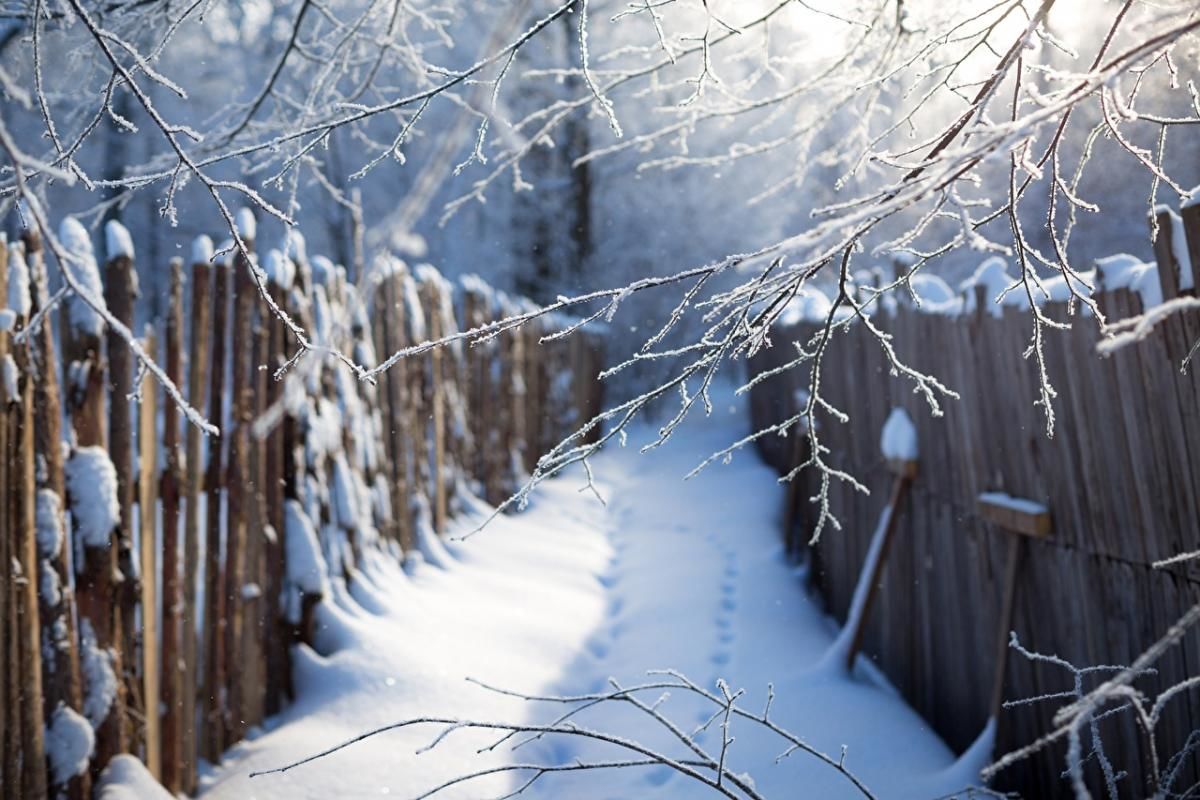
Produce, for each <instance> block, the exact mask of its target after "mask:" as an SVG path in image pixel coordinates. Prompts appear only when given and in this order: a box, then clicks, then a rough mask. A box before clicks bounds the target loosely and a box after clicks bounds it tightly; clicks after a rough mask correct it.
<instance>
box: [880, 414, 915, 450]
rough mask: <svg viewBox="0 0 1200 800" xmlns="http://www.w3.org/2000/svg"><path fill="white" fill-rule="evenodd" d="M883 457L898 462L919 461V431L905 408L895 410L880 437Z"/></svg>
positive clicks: (889, 416)
mask: <svg viewBox="0 0 1200 800" xmlns="http://www.w3.org/2000/svg"><path fill="white" fill-rule="evenodd" d="M879 449H880V450H881V451H882V452H883V457H884V458H887V459H891V460H896V461H916V460H917V429H916V427H915V426H914V425H913V422H912V418H911V417H909V416H908V412H907V411H905V410H904V409H903V408H893V409H892V413H890V414H888V418H887V421H886V422H884V423H883V432H882V434H881V435H880V437H879Z"/></svg>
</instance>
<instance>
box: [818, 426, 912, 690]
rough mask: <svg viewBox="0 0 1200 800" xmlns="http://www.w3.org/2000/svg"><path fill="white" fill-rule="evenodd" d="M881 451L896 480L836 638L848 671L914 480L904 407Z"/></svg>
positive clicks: (885, 429)
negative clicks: (841, 642) (905, 497)
mask: <svg viewBox="0 0 1200 800" xmlns="http://www.w3.org/2000/svg"><path fill="white" fill-rule="evenodd" d="M880 449H881V450H882V451H883V457H884V459H885V460H886V461H887V467H888V471H889V472H891V473H892V475H894V476H895V477H894V479H893V481H892V496H891V499H890V500H888V505H887V508H885V509H884V512H883V517H882V518H881V519H880V521H879V527H878V528H877V529H876V531H875V535H874V536H873V537H872V539H871V546H870V548H869V549H868V550H867V558H866V561H865V562H864V563H863V567H862V573H861V574H860V575H859V578H858V585H857V586H856V587H855V589H854V598H853V600H852V601H851V606H850V613H849V614H848V615H847V617H846V625H845V627H844V628H843V632H842V634H841V636H839V637H838V639H839V641H842V640H843V637H847V638H845V640H844V647H845V661H844V662H843V664H844V666H845V668H846V670H847V671H850V670H851V669H853V668H854V659H855V657H856V656H857V655H858V651H859V650H860V649H861V648H862V640H863V636H864V635H865V634H866V628H867V619H868V618H869V617H870V615H871V606H872V605H873V604H874V602H875V595H876V594H877V593H878V591H879V581H880V578H881V577H882V575H883V567H884V564H886V563H887V555H888V549H889V547H890V545H891V542H892V538H893V535H894V534H895V531H896V520H897V519H898V518H899V516H900V505H901V503H903V502H904V496H905V494H906V493H907V492H908V488H909V486H910V485H911V484H912V482H913V480H914V479H916V477H917V431H916V428H915V427H913V423H912V419H911V418H910V417H909V416H908V412H906V411H905V410H904V409H903V408H893V409H892V413H891V414H889V415H888V418H887V421H886V422H885V423H884V425H883V434H882V436H881V437H880ZM835 646H837V645H835Z"/></svg>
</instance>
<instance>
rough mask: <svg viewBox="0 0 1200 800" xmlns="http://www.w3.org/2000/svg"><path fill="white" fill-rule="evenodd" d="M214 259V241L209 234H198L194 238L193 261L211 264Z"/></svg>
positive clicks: (194, 262)
mask: <svg viewBox="0 0 1200 800" xmlns="http://www.w3.org/2000/svg"><path fill="white" fill-rule="evenodd" d="M212 260H213V241H212V239H210V238H208V237H207V236H204V235H201V236H197V237H196V238H195V239H193V240H192V263H193V264H211V263H212Z"/></svg>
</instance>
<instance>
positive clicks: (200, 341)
mask: <svg viewBox="0 0 1200 800" xmlns="http://www.w3.org/2000/svg"><path fill="white" fill-rule="evenodd" d="M211 286H212V266H211V265H209V264H205V263H199V264H193V265H192V326H191V336H190V340H191V347H190V353H191V364H190V369H189V370H188V401H189V402H190V403H191V404H192V406H193V407H194V408H204V407H205V403H206V402H207V399H208V388H209V387H208V381H209V370H208V361H209V335H210V331H209V319H210V312H211V310H212V308H213V300H212V292H211ZM218 424H219V420H218ZM202 436H203V434H202V433H201V432H200V429H199V428H197V427H196V426H195V425H189V426H188V427H187V455H186V458H185V461H184V466H185V467H186V469H187V478H186V485H185V487H184V490H185V492H186V512H187V517H186V518H185V520H184V533H183V563H184V575H183V587H182V591H183V617H182V620H181V623H182V637H183V638H182V647H181V649H180V653H181V656H182V661H183V679H182V688H181V696H180V706H179V717H180V726H181V727H180V737H179V747H180V755H181V764H180V787H179V788H180V790H181V791H183V792H185V793H191V792H192V791H194V790H195V788H196V757H197V755H198V753H199V750H198V747H197V745H198V738H199V737H198V736H197V725H198V722H197V720H196V700H197V695H198V693H199V688H200V687H199V677H200V673H199V670H198V669H197V660H198V658H199V649H200V648H199V642H198V640H197V632H196V589H197V573H198V571H199V569H200V494H201V490H202V489H203V485H204V474H205V465H204V464H203V451H202V447H203V439H202V438H201V437H202ZM211 444H212V446H213V447H215V448H219V447H220V441H219V440H214V441H213V442H211Z"/></svg>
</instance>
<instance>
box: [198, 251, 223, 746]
mask: <svg viewBox="0 0 1200 800" xmlns="http://www.w3.org/2000/svg"><path fill="white" fill-rule="evenodd" d="M229 283H230V267H229V265H228V264H218V265H217V266H216V267H215V268H214V280H213V305H212V308H213V313H212V327H211V334H212V340H211V344H212V358H211V360H210V366H209V401H208V418H209V419H210V420H212V421H213V423H214V424H216V425H218V426H220V427H221V429H222V431H223V432H225V427H226V425H225V423H226V415H225V358H226V357H225V352H226V339H227V331H226V327H227V325H228V324H229V295H230V285H229ZM205 335H208V332H206V333H205ZM223 442H224V436H222V437H221V438H219V439H213V440H211V441H210V442H209V449H208V470H207V472H206V477H205V479H206V481H207V483H208V486H207V502H206V504H205V508H206V516H207V518H208V519H207V523H208V526H207V527H208V539H207V541H206V543H205V554H204V605H205V608H204V633H205V641H204V692H203V698H204V736H203V744H202V746H201V752H202V753H203V754H204V756H205V757H206V758H207V759H208V760H209V761H211V762H212V763H214V764H215V763H217V762H218V761H219V760H220V758H221V753H222V751H223V750H224V749H225V713H226V712H225V709H226V707H225V699H226V698H225V626H226V624H227V619H226V609H225V584H224V570H223V566H224V565H223V562H222V560H221V546H222V541H221V539H222V537H221V534H222V531H223V529H224V526H223V524H222V523H223V519H222V514H221V502H222V495H223V494H224V491H223V490H224V488H225V477H226V476H225V468H224V459H223V457H222V455H223V454H222V445H223Z"/></svg>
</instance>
